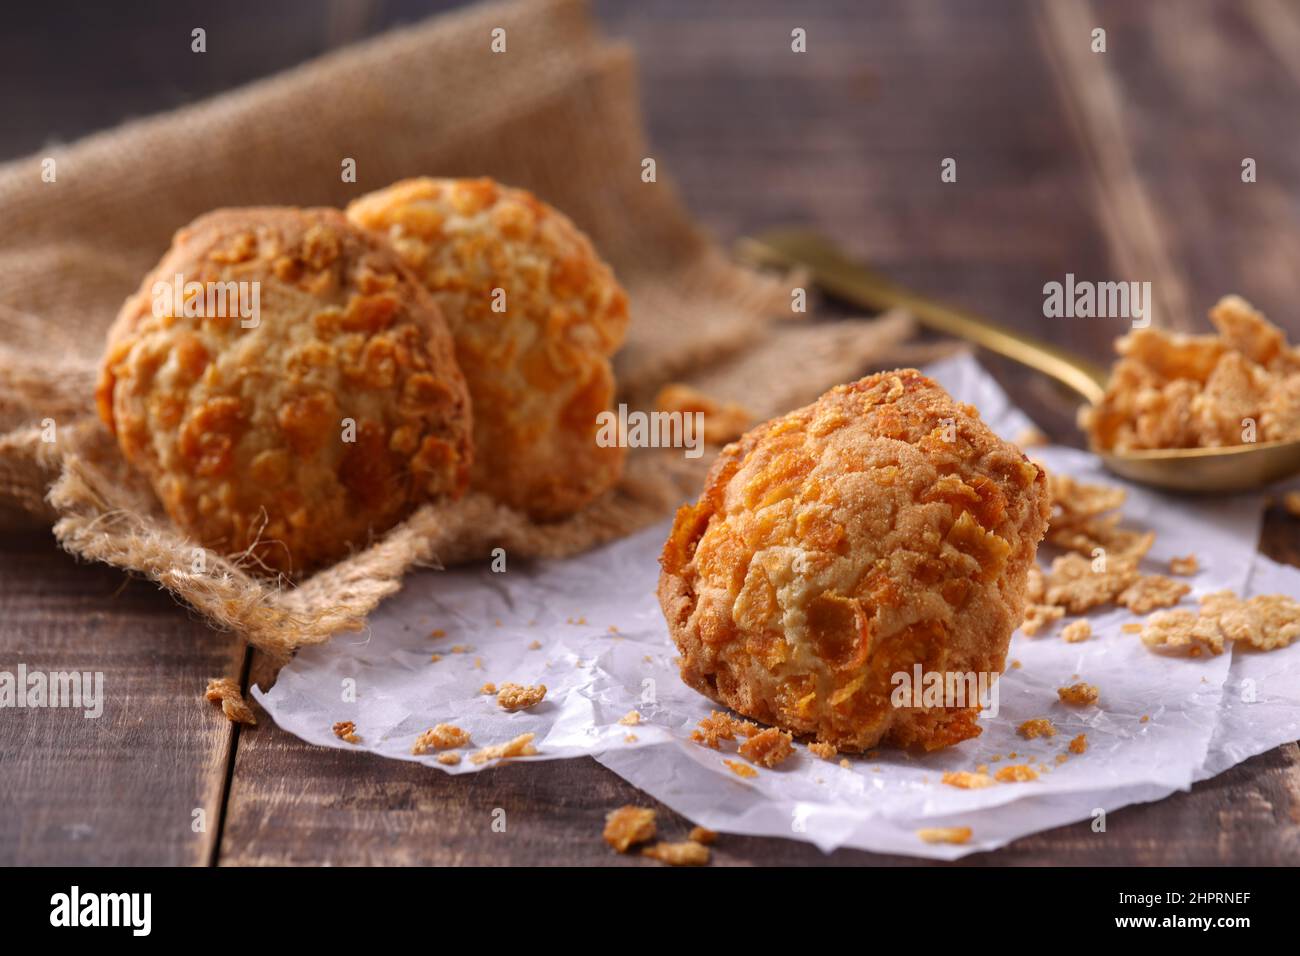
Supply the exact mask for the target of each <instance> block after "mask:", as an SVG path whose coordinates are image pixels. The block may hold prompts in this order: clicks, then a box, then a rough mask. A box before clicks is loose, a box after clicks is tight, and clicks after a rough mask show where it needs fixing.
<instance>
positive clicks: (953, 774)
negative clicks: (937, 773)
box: [943, 770, 993, 790]
mask: <svg viewBox="0 0 1300 956" xmlns="http://www.w3.org/2000/svg"><path fill="white" fill-rule="evenodd" d="M943 782H944V783H946V784H947V785H948V786H950V787H959V788H960V789H962V790H979V789H982V788H983V787H991V786H993V778H992V777H990V776H989V775H988V774H987V773H971V772H970V771H969V770H952V771H949V772H948V773H945V774H944V775H943Z"/></svg>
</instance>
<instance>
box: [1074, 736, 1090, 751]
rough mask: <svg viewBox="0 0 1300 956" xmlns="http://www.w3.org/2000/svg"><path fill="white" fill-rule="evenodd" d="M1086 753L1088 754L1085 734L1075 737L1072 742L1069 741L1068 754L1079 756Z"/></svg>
mask: <svg viewBox="0 0 1300 956" xmlns="http://www.w3.org/2000/svg"><path fill="white" fill-rule="evenodd" d="M1087 752H1088V735H1087V734H1079V736H1077V737H1075V738H1074V739H1073V740H1071V741H1070V753H1072V754H1081V753H1087Z"/></svg>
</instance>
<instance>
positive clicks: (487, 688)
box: [478, 681, 497, 694]
mask: <svg viewBox="0 0 1300 956" xmlns="http://www.w3.org/2000/svg"><path fill="white" fill-rule="evenodd" d="M478 692H479V693H480V694H495V693H496V692H497V685H496V684H493V683H492V682H491V681H489V682H488V683H486V684H484V685H483V686H482V687H480V688H479V689H478Z"/></svg>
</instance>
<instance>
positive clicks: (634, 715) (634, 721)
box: [618, 710, 641, 727]
mask: <svg viewBox="0 0 1300 956" xmlns="http://www.w3.org/2000/svg"><path fill="white" fill-rule="evenodd" d="M618 722H619V723H620V724H623V725H624V726H626V727H635V726H637V725H638V724H639V723H641V715H640V714H639V713H638V712H637V711H635V710H629V711H628V712H627V713H626V714H624V715H623V716H622V717H620V718H619V719H618Z"/></svg>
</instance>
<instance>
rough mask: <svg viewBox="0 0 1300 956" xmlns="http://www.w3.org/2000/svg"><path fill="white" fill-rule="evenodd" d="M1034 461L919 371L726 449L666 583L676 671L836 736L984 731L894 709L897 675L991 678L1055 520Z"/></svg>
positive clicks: (860, 385) (964, 716)
mask: <svg viewBox="0 0 1300 956" xmlns="http://www.w3.org/2000/svg"><path fill="white" fill-rule="evenodd" d="M1049 508H1050V504H1049V493H1048V490H1047V483H1046V476H1045V475H1044V473H1043V472H1042V470H1041V469H1040V468H1038V467H1037V466H1035V465H1034V464H1032V463H1031V462H1029V461H1028V460H1027V459H1026V458H1025V457H1024V455H1023V454H1022V453H1021V452H1020V451H1019V450H1018V449H1017V448H1015V447H1014V446H1013V445H1011V444H1009V443H1007V442H1004V441H1002V440H1001V439H999V438H998V437H997V436H996V435H994V434H993V433H992V432H991V431H990V430H989V429H988V427H987V426H985V425H984V423H983V422H982V421H980V419H979V416H978V412H976V410H975V409H974V408H973V407H971V406H969V405H961V404H958V403H957V402H955V401H953V400H952V399H951V398H950V397H949V396H948V394H947V393H946V392H944V391H943V389H942V388H940V387H939V386H938V385H936V384H935V383H934V382H932V381H931V380H930V379H928V378H926V377H925V376H923V375H921V374H920V373H919V372H917V371H915V370H911V369H907V370H901V371H897V372H891V373H883V374H880V375H874V376H870V377H868V378H865V379H862V380H861V381H858V382H855V383H852V384H850V385H843V386H839V387H837V388H834V389H832V390H831V391H829V392H827V393H826V394H825V395H823V396H822V397H821V398H820V399H818V400H817V401H816V402H814V403H813V404H812V405H809V406H807V407H805V408H802V409H799V410H797V411H794V412H791V413H790V414H788V415H786V416H784V417H782V418H777V419H774V420H772V421H770V422H767V423H765V424H763V425H760V426H758V427H757V428H755V429H753V430H752V431H750V432H749V433H747V434H746V435H745V436H744V437H742V438H741V439H740V440H739V441H738V442H736V443H733V444H731V445H728V446H727V447H726V448H725V449H724V450H723V451H722V453H721V455H720V456H719V458H718V460H717V461H716V462H715V464H714V466H713V468H712V470H711V471H710V473H709V477H708V479H707V481H706V483H705V488H704V492H703V494H702V495H701V497H700V499H699V501H698V502H697V503H696V504H694V505H687V506H685V507H683V508H682V509H681V510H680V511H679V512H678V514H677V518H676V521H675V522H674V526H673V530H672V532H671V534H670V536H669V538H668V541H667V543H666V544H665V546H664V550H663V555H662V558H661V564H662V566H663V572H662V574H661V577H660V583H659V598H660V603H661V606H662V607H663V611H664V615H665V617H666V619H667V621H668V626H669V630H670V632H671V633H672V636H673V639H674V641H675V642H676V644H677V646H678V648H679V650H680V651H681V674H682V679H683V680H684V681H685V682H686V683H687V684H688V685H690V686H691V687H693V688H695V689H696V690H698V691H700V692H701V693H703V694H705V695H707V696H709V697H711V698H713V699H714V700H717V701H719V702H721V703H723V704H726V705H727V706H729V707H731V708H732V709H733V710H735V711H737V712H738V713H740V714H743V715H745V716H747V717H751V718H753V719H755V720H760V721H763V722H764V723H768V724H772V725H775V726H778V727H782V728H784V729H786V730H789V731H792V732H794V733H796V734H799V735H801V736H805V737H812V738H815V739H816V740H817V741H820V742H823V743H827V744H833V745H834V746H835V747H837V748H838V749H839V750H841V751H846V752H853V751H861V750H865V749H868V748H870V747H872V746H874V745H875V744H877V743H878V742H880V741H882V740H884V741H888V742H892V743H896V744H899V745H903V746H913V745H915V746H921V747H924V748H927V749H933V748H936V747H941V746H946V745H948V744H952V743H956V742H958V741H960V740H963V739H966V738H968V737H971V736H974V735H976V734H978V733H979V728H978V727H977V726H976V724H975V717H976V715H977V714H978V704H977V703H976V704H975V705H974V706H964V707H956V706H955V707H926V706H902V707H895V706H893V703H892V702H891V694H892V691H893V689H894V682H893V679H892V678H893V675H895V674H897V673H900V672H905V673H907V674H908V675H909V677H910V676H911V675H912V673H913V666H914V665H917V664H919V665H921V667H922V669H923V671H924V672H940V673H944V674H947V673H961V674H968V673H969V674H978V673H989V674H995V673H1000V672H1001V671H1002V669H1003V665H1004V663H1005V656H1006V650H1007V645H1008V642H1009V640H1010V637H1011V632H1012V631H1013V630H1014V629H1015V627H1016V626H1017V625H1019V624H1020V621H1021V618H1022V616H1023V614H1024V608H1025V588H1026V578H1027V574H1028V569H1029V568H1030V566H1031V565H1032V564H1033V561H1034V555H1035V552H1036V550H1037V546H1038V542H1039V539H1040V538H1042V536H1043V532H1044V530H1045V529H1046V526H1047V519H1048V515H1049Z"/></svg>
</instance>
